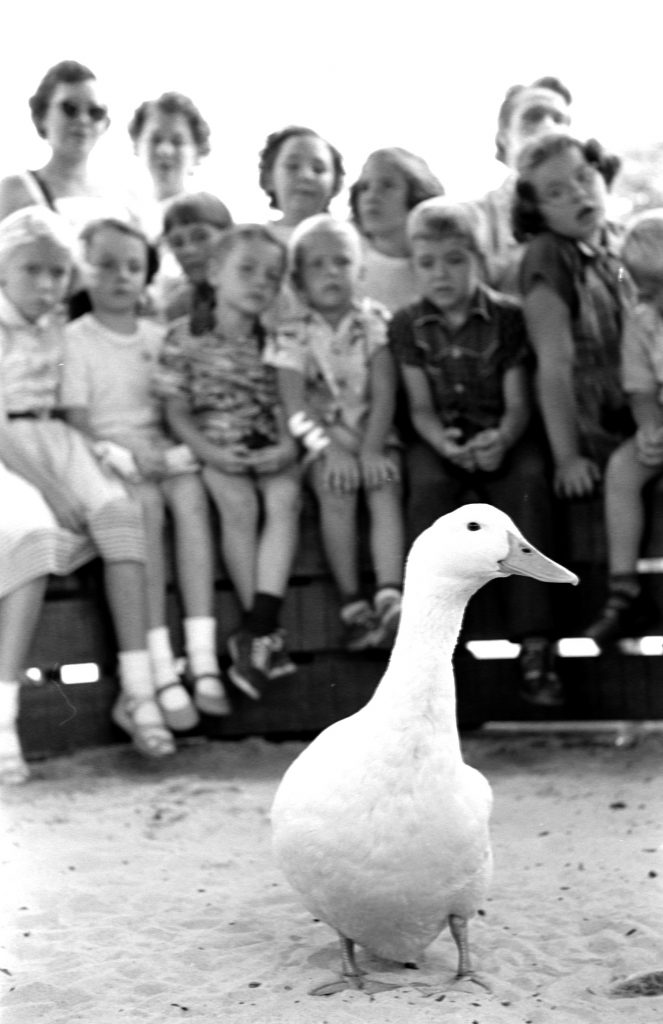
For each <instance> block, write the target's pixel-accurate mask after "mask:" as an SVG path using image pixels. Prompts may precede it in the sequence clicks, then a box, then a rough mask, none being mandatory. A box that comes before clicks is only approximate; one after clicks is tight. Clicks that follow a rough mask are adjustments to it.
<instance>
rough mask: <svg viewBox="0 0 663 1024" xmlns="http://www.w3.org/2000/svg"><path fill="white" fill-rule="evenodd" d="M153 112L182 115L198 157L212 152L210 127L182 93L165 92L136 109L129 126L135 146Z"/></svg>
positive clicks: (193, 104) (192, 103)
mask: <svg viewBox="0 0 663 1024" xmlns="http://www.w3.org/2000/svg"><path fill="white" fill-rule="evenodd" d="M153 111H155V112H157V113H161V114H166V115H170V116H175V115H177V114H179V115H181V116H182V117H183V118H184V119H185V120H186V122H187V124H188V125H189V129H190V131H191V137H192V138H193V141H194V145H195V147H196V152H197V153H198V156H199V157H203V156H207V154H208V153H209V151H210V144H209V136H210V129H209V125H208V123H207V121H206V120H205V118H204V117H203V115H202V114H201V113H200V111H199V110H198V107H197V106H196V104H195V103H194V102H193V100H192V99H189V97H188V96H185V95H184V93H181V92H164V93H162V94H161V96H159V97H158V99H156V100H145V102H144V103H141V105H140V106H139V107H137V108H136V110H135V111H134V114H133V117H132V118H131V121H130V122H129V125H128V131H129V136H130V138H131V140H132V142H133V143H134V144H135V143H137V142H138V140H139V139H140V137H141V135H142V134H143V128H144V127H145V122H146V121H147V119H148V117H149V116H150V114H151V113H152V112H153Z"/></svg>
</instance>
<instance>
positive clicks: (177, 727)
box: [156, 679, 200, 732]
mask: <svg viewBox="0 0 663 1024" xmlns="http://www.w3.org/2000/svg"><path fill="white" fill-rule="evenodd" d="M156 694H157V700H158V701H159V707H160V708H161V714H162V715H163V717H164V719H165V720H166V725H167V726H168V728H169V729H172V730H173V731H174V732H187V731H188V730H189V729H194V728H195V727H196V726H197V725H198V722H199V721H200V717H199V715H198V712H197V711H196V708H195V705H194V703H193V701H192V700H191V698H190V696H189V693H188V691H187V689H186V687H184V686H183V685H182V683H180V682H179V681H178V680H175V679H174V680H173V682H172V683H166V684H165V685H164V686H157V689H156ZM163 694H169V695H170V697H171V698H173V697H176V698H177V699H178V700H177V705H178V706H177V707H173V706H172V705H171V703H170V701H169V700H168V698H167V697H166V698H165V699H164V697H163Z"/></svg>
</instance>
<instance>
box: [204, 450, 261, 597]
mask: <svg viewBox="0 0 663 1024" xmlns="http://www.w3.org/2000/svg"><path fill="white" fill-rule="evenodd" d="M203 478H204V480H205V484H206V485H207V487H208V489H209V492H210V494H211V496H212V500H213V501H214V504H215V505H216V507H217V509H218V510H219V517H220V519H221V553H222V555H223V560H224V563H225V566H226V569H227V570H228V575H229V576H230V579H231V580H232V583H233V586H234V587H235V590H236V591H237V596H238V597H239V601H240V604H241V605H242V608H243V609H244V610H245V611H247V610H248V609H249V608H250V607H251V604H252V603H253V595H254V593H255V579H256V576H255V573H256V556H257V550H258V537H257V534H258V518H259V513H260V507H259V504H258V495H257V493H256V489H255V484H254V482H253V480H252V479H251V478H250V477H248V476H240V475H239V474H230V473H220V472H219V470H216V469H210V468H209V467H206V468H205V469H204V470H203Z"/></svg>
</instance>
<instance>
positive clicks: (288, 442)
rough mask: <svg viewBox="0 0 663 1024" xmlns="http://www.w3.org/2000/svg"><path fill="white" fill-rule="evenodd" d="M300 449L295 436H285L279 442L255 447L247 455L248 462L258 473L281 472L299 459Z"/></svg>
mask: <svg viewBox="0 0 663 1024" xmlns="http://www.w3.org/2000/svg"><path fill="white" fill-rule="evenodd" d="M298 454H299V450H298V448H297V445H296V443H295V440H294V438H292V437H284V438H283V440H282V441H279V443H278V444H270V445H267V446H266V447H265V448H255V449H254V450H253V451H251V452H249V453H248V455H247V463H248V465H250V466H251V469H253V470H255V472H256V473H281V472H282V471H283V470H284V469H287V468H288V466H291V465H292V464H293V463H294V462H296V461H297V456H298Z"/></svg>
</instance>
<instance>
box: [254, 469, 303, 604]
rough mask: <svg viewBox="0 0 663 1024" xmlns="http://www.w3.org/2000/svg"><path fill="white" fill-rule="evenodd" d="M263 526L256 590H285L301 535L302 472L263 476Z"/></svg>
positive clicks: (279, 594) (283, 591) (273, 592)
mask: <svg viewBox="0 0 663 1024" xmlns="http://www.w3.org/2000/svg"><path fill="white" fill-rule="evenodd" d="M258 486H259V488H260V491H261V493H262V497H263V506H264V507H263V514H264V525H263V528H262V531H261V534H260V538H259V541H258V553H257V555H258V557H257V567H256V591H258V592H261V593H267V594H276V595H278V596H280V597H282V596H283V594H284V593H285V590H286V587H287V585H288V580H289V578H290V571H291V569H292V563H293V560H294V557H295V551H296V548H297V540H298V536H299V511H300V507H301V498H300V495H301V488H300V481H299V474H298V472H296V471H293V472H290V473H277V474H273V475H269V476H263V477H260V479H259V482H258Z"/></svg>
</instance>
